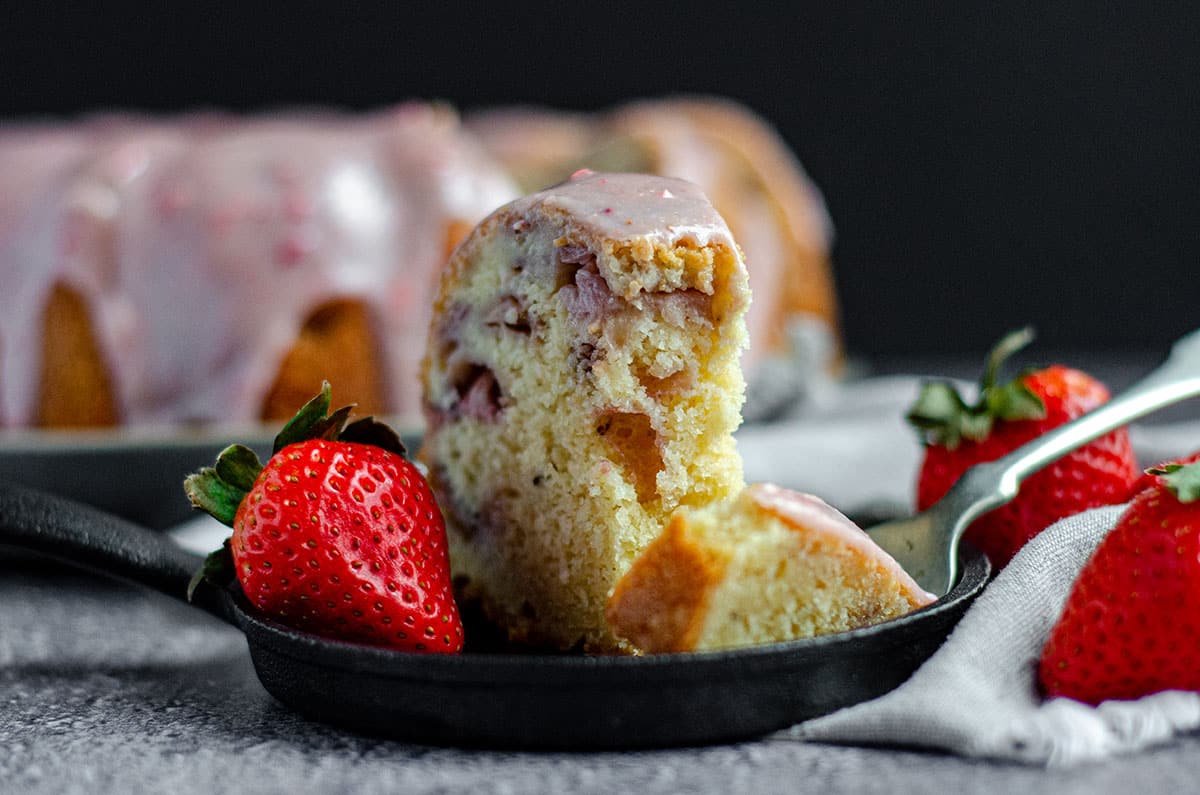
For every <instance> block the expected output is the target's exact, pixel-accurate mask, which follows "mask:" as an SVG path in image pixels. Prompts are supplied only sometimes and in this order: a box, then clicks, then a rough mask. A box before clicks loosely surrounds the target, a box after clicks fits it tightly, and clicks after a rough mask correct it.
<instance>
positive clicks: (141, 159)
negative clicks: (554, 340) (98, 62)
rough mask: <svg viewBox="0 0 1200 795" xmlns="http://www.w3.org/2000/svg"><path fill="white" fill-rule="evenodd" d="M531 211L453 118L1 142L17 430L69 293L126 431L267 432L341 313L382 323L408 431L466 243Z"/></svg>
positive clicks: (6, 371) (66, 134) (1, 246)
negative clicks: (292, 371) (473, 233)
mask: <svg viewBox="0 0 1200 795" xmlns="http://www.w3.org/2000/svg"><path fill="white" fill-rule="evenodd" d="M50 144H53V146H51V145H50ZM31 145H33V150H34V151H37V152H38V153H40V154H39V156H38V157H37V158H33V159H29V158H28V157H27V156H26V155H25V154H23V153H24V152H26V150H27V149H29V148H30V146H31ZM10 160H11V161H13V162H25V163H27V164H26V165H24V166H23V167H21V168H9V167H7V166H6V164H8V163H9V162H10ZM514 195H515V189H514V187H513V186H512V185H511V183H510V182H509V180H508V178H507V177H506V176H505V175H503V173H502V172H501V171H500V170H499V168H498V167H496V166H495V165H494V164H493V163H492V162H491V161H490V160H488V159H487V158H486V156H485V155H483V154H482V152H481V151H480V150H479V149H477V148H476V147H475V146H474V144H473V143H471V142H470V141H469V140H468V139H466V138H465V137H464V135H463V134H462V132H461V130H460V128H459V126H458V122H457V118H456V117H455V116H454V114H453V113H451V112H449V111H448V110H446V109H444V108H439V107H433V106H429V105H424V104H417V103H414V104H409V105H404V106H401V107H399V108H396V109H393V110H390V111H387V112H383V113H379V114H374V115H371V116H366V117H355V118H347V117H342V116H338V115H334V114H323V115H314V114H310V115H303V116H300V115H279V116H268V117H259V118H251V119H235V118H231V117H225V116H219V115H215V114H208V115H203V116H199V115H198V116H193V117H184V118H181V119H174V120H170V121H165V120H146V119H136V118H127V117H107V118H104V119H99V120H92V121H88V122H84V123H79V124H75V125H59V126H55V127H52V128H49V129H29V130H26V129H24V128H16V127H13V128H12V129H10V130H4V129H3V128H0V391H2V398H3V401H2V404H0V412H2V413H0V417H2V418H3V424H4V425H7V426H20V425H27V424H29V423H30V422H31V420H32V418H33V416H34V406H33V402H34V400H35V398H36V393H37V388H38V385H37V383H36V382H37V372H38V366H39V355H38V352H39V351H40V350H41V340H40V328H41V321H40V313H41V309H42V307H43V306H44V304H45V300H46V297H47V296H48V294H49V291H50V288H51V287H52V286H53V285H54V284H55V283H56V282H60V281H61V282H65V283H66V284H68V285H70V286H72V287H74V288H75V289H77V290H79V291H80V292H82V293H83V295H84V296H85V298H86V300H87V302H88V304H89V306H90V307H91V311H92V324H93V327H94V329H95V332H96V335H97V338H98V341H99V344H100V346H101V348H102V351H103V355H104V356H105V358H106V360H107V364H108V366H109V369H110V371H111V373H112V375H113V383H114V385H115V389H116V391H117V399H118V406H119V410H120V411H121V414H122V417H123V419H124V421H125V422H127V423H131V424H175V423H179V422H186V421H201V422H204V421H235V422H236V421H252V420H255V419H257V417H258V415H259V412H260V410H261V406H262V403H263V400H264V397H265V395H266V392H267V390H268V389H269V388H270V386H271V384H272V383H273V381H274V379H275V376H276V374H277V372H278V367H279V364H280V361H281V360H282V357H283V356H284V355H285V354H286V352H287V350H288V349H289V348H290V346H291V344H292V341H293V340H294V339H295V337H296V334H297V333H298V332H299V330H300V328H301V326H302V324H303V323H304V321H305V319H306V318H307V316H308V315H309V314H310V313H311V312H312V311H313V310H314V309H315V308H316V307H317V306H318V305H319V304H321V303H324V302H325V301H328V300H332V299H337V298H352V299H356V300H361V301H363V302H364V303H365V304H366V305H367V307H368V309H369V312H370V315H371V318H372V321H373V322H374V323H375V324H376V326H377V329H378V333H379V336H380V337H381V338H382V339H383V341H384V343H383V345H382V350H383V351H384V352H385V356H386V365H387V368H388V373H387V374H386V379H385V380H386V383H387V384H388V385H389V389H390V392H391V394H390V395H389V396H388V400H389V404H390V406H391V410H392V411H393V412H394V413H396V414H398V415H401V416H404V417H409V418H411V417H413V416H415V415H416V412H417V409H418V402H419V384H418V379H417V375H416V370H417V365H418V361H419V357H420V355H421V351H422V349H423V347H424V346H423V340H424V336H425V333H426V328H427V326H428V323H429V313H430V311H431V310H430V307H431V293H432V290H433V289H434V284H435V275H436V273H437V271H438V270H439V269H440V268H441V266H442V264H443V262H444V261H445V255H446V250H445V247H446V244H447V239H448V233H449V225H450V223H451V222H460V223H463V224H466V225H472V224H474V223H475V222H477V221H478V220H480V219H481V218H483V217H484V215H486V214H487V212H489V211H490V210H492V209H493V208H494V207H496V206H498V205H500V204H502V203H504V202H505V201H508V200H510V199H512V198H513V196H514ZM391 340H397V341H400V342H401V344H389V341H391Z"/></svg>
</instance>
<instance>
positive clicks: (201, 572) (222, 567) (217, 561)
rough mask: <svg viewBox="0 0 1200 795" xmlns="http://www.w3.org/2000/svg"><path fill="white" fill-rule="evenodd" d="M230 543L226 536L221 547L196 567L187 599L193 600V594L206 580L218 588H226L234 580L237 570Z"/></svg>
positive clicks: (189, 582)
mask: <svg viewBox="0 0 1200 795" xmlns="http://www.w3.org/2000/svg"><path fill="white" fill-rule="evenodd" d="M229 543H230V539H228V538H226V539H225V543H223V544H222V545H221V548H220V549H218V550H217V551H216V552H212V553H210V554H209V555H208V557H206V558H205V559H204V563H202V564H201V565H200V568H198V569H196V573H195V574H193V575H192V579H191V580H189V581H188V586H187V600H188V601H189V602H190V601H192V596H193V595H194V594H195V593H196V589H197V588H199V587H200V584H201V583H205V582H206V583H208V584H209V585H212V586H214V587H217V588H226V587H228V586H229V585H230V583H232V582H233V581H234V578H235V577H236V576H237V572H236V570H235V568H234V565H233V550H232V549H231V548H230V546H229Z"/></svg>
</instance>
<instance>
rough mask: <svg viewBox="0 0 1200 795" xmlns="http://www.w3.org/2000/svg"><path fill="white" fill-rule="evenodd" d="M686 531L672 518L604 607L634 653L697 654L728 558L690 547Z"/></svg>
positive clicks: (677, 518) (681, 521)
mask: <svg viewBox="0 0 1200 795" xmlns="http://www.w3.org/2000/svg"><path fill="white" fill-rule="evenodd" d="M686 527H687V520H686V519H685V518H684V517H683V515H681V514H675V516H673V517H672V518H671V521H670V522H669V523H668V524H667V529H666V530H665V531H663V534H662V535H661V536H659V537H658V538H657V539H655V541H654V542H653V543H651V544H650V546H648V547H647V548H646V551H645V552H643V553H642V555H641V557H639V558H638V559H637V562H635V563H634V565H633V567H632V568H631V569H630V570H629V572H628V573H627V574H626V575H625V576H624V577H622V578H621V580H620V582H618V583H617V587H616V588H615V589H613V594H612V597H611V598H610V599H609V601H608V607H607V609H606V610H605V615H606V617H607V618H608V623H609V624H611V625H612V626H613V627H616V628H617V629H618V632H619V634H620V635H621V636H622V637H623V638H625V639H626V640H628V641H629V642H630V643H632V644H633V645H634V646H635V647H637V648H638V649H653V650H654V651H656V652H678V651H688V650H690V649H693V648H695V646H696V641H697V639H698V637H699V635H700V630H701V629H703V626H704V617H705V614H706V613H707V612H708V597H709V594H710V593H711V590H712V587H713V586H714V585H715V584H716V583H718V582H720V581H721V578H722V577H723V576H724V574H725V564H726V562H727V558H725V557H724V556H722V555H720V554H718V553H717V552H715V551H714V550H713V549H712V548H708V547H703V546H701V545H699V544H695V543H693V542H692V541H691V540H690V539H689V538H688V536H687V533H686Z"/></svg>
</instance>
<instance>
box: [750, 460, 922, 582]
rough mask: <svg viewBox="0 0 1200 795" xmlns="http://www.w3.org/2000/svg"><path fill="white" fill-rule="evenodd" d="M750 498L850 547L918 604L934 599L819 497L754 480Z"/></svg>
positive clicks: (808, 528) (764, 508) (844, 517)
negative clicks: (880, 569) (882, 571)
mask: <svg viewBox="0 0 1200 795" xmlns="http://www.w3.org/2000/svg"><path fill="white" fill-rule="evenodd" d="M747 491H748V492H749V494H750V497H751V499H753V500H754V502H755V504H756V505H758V507H759V508H761V509H762V510H764V511H767V512H768V513H772V514H774V515H775V516H778V517H779V518H780V519H783V520H784V521H785V522H788V523H789V524H792V525H795V526H796V527H802V528H804V530H805V531H807V532H810V533H821V534H824V535H826V536H828V537H829V538H831V539H833V540H835V541H836V542H838V543H840V544H845V545H846V546H848V547H850V548H852V549H854V550H855V551H856V552H858V553H860V554H861V555H862V556H863V557H864V558H866V559H867V560H870V561H873V562H874V563H875V564H876V565H878V566H879V567H880V568H882V569H884V570H885V571H887V572H888V573H889V574H891V575H892V576H893V577H894V578H895V579H896V581H897V582H898V583H899V584H900V587H901V589H902V590H903V591H904V593H905V594H906V595H907V596H908V597H909V598H910V599H912V601H913V602H915V603H916V604H918V605H926V604H929V603H931V602H933V601H935V599H936V597H935V596H934V595H933V594H931V593H929V592H927V591H925V590H923V589H922V588H921V586H919V585H917V582H916V580H914V579H913V578H912V577H911V576H909V574H908V572H906V571H905V570H904V569H902V568H901V567H900V564H899V563H897V562H896V561H895V559H894V558H892V556H891V555H889V554H888V553H887V552H885V551H884V550H883V549H881V548H880V546H879V545H878V544H876V543H875V542H874V541H872V540H871V537H870V536H868V535H867V534H866V532H865V531H863V529H862V528H860V527H859V526H858V525H856V524H854V522H852V521H850V520H849V519H847V518H846V516H845V515H844V514H842V512H841V511H838V510H837V509H835V508H833V507H832V506H830V505H829V504H828V503H826V502H825V501H824V500H822V499H821V498H820V497H814V496H813V495H811V494H804V493H802V492H798V491H792V490H791V489H785V488H783V487H781V486H777V485H775V484H773V483H755V484H753V485H751V486H748V487H747Z"/></svg>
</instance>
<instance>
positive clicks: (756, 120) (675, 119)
mask: <svg viewBox="0 0 1200 795" xmlns="http://www.w3.org/2000/svg"><path fill="white" fill-rule="evenodd" d="M466 124H467V127H468V129H469V130H470V131H471V132H472V133H474V134H475V135H476V136H477V137H478V138H479V139H480V140H481V141H482V142H483V144H484V146H486V147H487V148H488V149H489V150H490V151H491V152H492V154H493V155H494V156H496V157H497V158H498V159H499V160H500V161H501V162H502V163H503V164H504V165H505V166H506V167H507V168H508V169H509V171H510V172H511V173H512V174H513V176H514V178H516V179H517V181H518V182H519V183H520V184H521V186H522V187H523V188H525V189H528V190H537V189H540V188H542V187H544V186H546V185H549V184H551V182H557V181H558V180H560V179H563V178H565V177H566V175H567V174H569V173H571V172H572V171H574V170H575V169H578V168H585V167H586V168H591V169H594V170H597V171H622V172H629V171H636V172H644V173H650V174H661V175H663V176H670V177H678V178H681V179H686V180H689V181H691V182H694V183H696V184H697V185H699V186H700V188H701V189H702V190H703V191H704V192H705V195H707V196H708V198H709V199H711V200H712V203H713V205H714V206H715V207H716V208H717V211H718V212H720V213H721V216H722V217H723V218H724V219H725V221H726V222H727V223H728V224H729V228H730V229H731V230H732V231H733V235H734V238H735V239H736V240H737V241H738V244H739V245H740V246H741V248H742V251H743V252H744V254H745V258H746V262H747V266H748V268H749V272H750V286H751V289H752V290H753V292H754V303H753V305H752V306H751V308H750V311H749V312H747V315H746V327H747V330H748V332H749V335H750V340H751V346H750V349H749V350H748V351H747V353H746V355H745V357H744V360H743V364H744V365H745V367H746V368H747V373H748V374H749V375H750V378H751V386H752V388H751V401H752V402H754V403H756V404H757V407H758V408H759V409H760V410H769V408H771V407H772V406H773V405H774V404H775V403H776V402H779V401H786V400H787V399H788V398H790V399H793V400H794V399H795V397H796V395H795V394H794V393H793V394H790V395H778V394H776V391H777V389H778V387H776V386H775V385H774V384H773V383H768V384H766V385H764V386H763V389H770V392H769V393H764V392H763V389H760V390H758V392H757V393H756V391H755V390H754V388H753V387H754V385H755V382H756V381H759V380H760V379H764V378H765V379H768V381H769V380H770V379H771V378H772V377H774V378H775V379H778V377H779V375H780V373H779V372H778V370H779V368H780V366H781V365H783V364H784V362H786V363H787V365H790V366H791V367H792V368H793V370H794V369H796V368H801V369H802V372H800V373H798V374H796V373H793V375H796V377H795V378H793V379H791V381H792V382H796V383H795V386H796V387H798V388H800V389H803V388H805V387H806V386H811V384H810V383H807V382H806V381H805V378H818V377H820V376H821V368H825V367H829V366H834V367H836V364H837V356H838V348H839V345H840V343H839V336H840V335H839V331H838V328H839V320H838V306H837V298H836V295H835V289H834V281H833V277H832V268H831V265H830V257H829V249H830V245H831V238H832V235H833V230H832V224H831V223H830V220H829V214H828V212H827V210H826V208H825V202H824V200H823V199H822V197H821V193H820V191H819V190H818V189H817V188H816V186H815V185H814V183H813V181H812V180H811V179H810V178H809V176H808V174H807V173H805V171H804V168H803V167H802V165H801V164H800V162H799V161H798V160H797V158H796V156H795V155H794V154H793V153H792V151H791V149H790V148H789V147H788V145H787V143H786V142H785V141H784V140H783V139H782V138H781V136H780V135H779V134H778V132H777V131H776V130H775V129H773V128H772V126H771V125H770V123H769V122H767V121H766V120H765V119H763V118H762V117H760V116H758V115H757V114H756V113H754V112H753V111H752V110H750V109H749V108H747V107H745V106H743V105H740V104H738V103H736V102H733V101H731V100H728V99H723V98H718V97H705V96H693V97H673V98H656V99H643V100H637V101H634V102H629V103H626V104H624V105H621V106H618V107H616V108H614V109H612V110H610V111H608V112H604V113H597V114H581V113H571V112H556V111H553V110H549V109H546V108H529V107H524V108H522V107H504V108H497V109H493V110H490V111H481V112H476V113H474V114H471V115H470V116H468V118H467V122H466ZM768 368H770V372H768ZM785 372H787V371H786V370H785Z"/></svg>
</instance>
